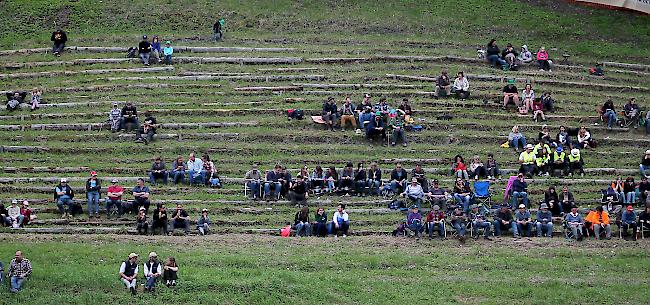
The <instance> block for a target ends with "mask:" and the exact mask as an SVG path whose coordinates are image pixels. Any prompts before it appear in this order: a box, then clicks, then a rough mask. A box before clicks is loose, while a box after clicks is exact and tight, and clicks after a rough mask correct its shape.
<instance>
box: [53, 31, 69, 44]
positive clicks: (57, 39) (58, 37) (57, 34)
mask: <svg viewBox="0 0 650 305" xmlns="http://www.w3.org/2000/svg"><path fill="white" fill-rule="evenodd" d="M50 40H51V41H54V43H65V42H66V41H68V35H66V34H65V32H64V31H62V30H59V31H54V32H52V37H50Z"/></svg>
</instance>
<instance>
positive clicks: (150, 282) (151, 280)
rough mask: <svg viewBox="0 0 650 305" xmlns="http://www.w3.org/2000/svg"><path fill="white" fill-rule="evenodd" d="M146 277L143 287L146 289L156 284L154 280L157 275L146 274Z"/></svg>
mask: <svg viewBox="0 0 650 305" xmlns="http://www.w3.org/2000/svg"><path fill="white" fill-rule="evenodd" d="M146 278H147V283H146V284H145V285H144V287H145V288H147V289H151V288H154V286H156V280H157V279H158V277H155V276H147V277H146Z"/></svg>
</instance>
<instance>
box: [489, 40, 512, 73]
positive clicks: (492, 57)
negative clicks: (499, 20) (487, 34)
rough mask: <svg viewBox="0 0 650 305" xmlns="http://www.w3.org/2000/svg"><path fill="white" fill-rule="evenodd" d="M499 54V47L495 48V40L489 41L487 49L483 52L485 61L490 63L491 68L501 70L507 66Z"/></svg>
mask: <svg viewBox="0 0 650 305" xmlns="http://www.w3.org/2000/svg"><path fill="white" fill-rule="evenodd" d="M500 53H501V50H499V47H498V46H497V42H496V39H492V40H490V42H488V44H487V49H486V50H485V57H486V59H487V61H488V62H490V65H491V66H493V67H497V68H501V67H503V66H505V65H507V64H508V63H507V62H506V61H505V60H503V59H501V56H500ZM497 64H498V65H497Z"/></svg>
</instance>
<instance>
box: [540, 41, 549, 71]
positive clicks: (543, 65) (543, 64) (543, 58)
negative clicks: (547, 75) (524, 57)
mask: <svg viewBox="0 0 650 305" xmlns="http://www.w3.org/2000/svg"><path fill="white" fill-rule="evenodd" d="M537 65H538V66H539V71H544V70H548V72H551V61H550V60H549V56H548V52H546V48H544V47H541V48H539V50H537Z"/></svg>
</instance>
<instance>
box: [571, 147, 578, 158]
mask: <svg viewBox="0 0 650 305" xmlns="http://www.w3.org/2000/svg"><path fill="white" fill-rule="evenodd" d="M571 154H572V155H573V156H577V155H579V154H580V150H579V149H577V148H574V149H572V150H571Z"/></svg>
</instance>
